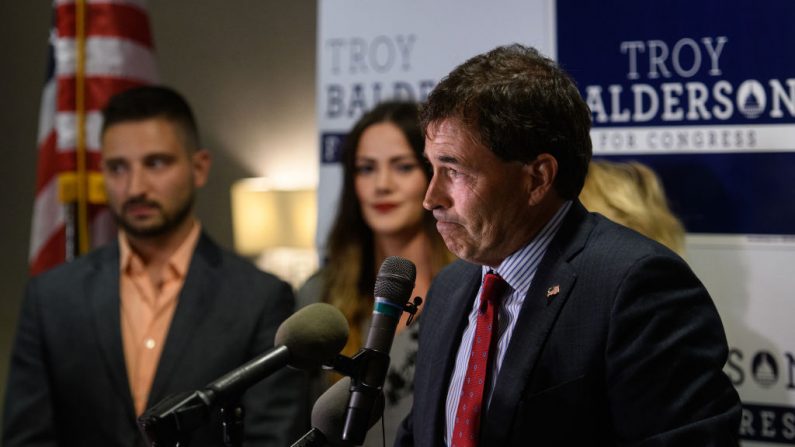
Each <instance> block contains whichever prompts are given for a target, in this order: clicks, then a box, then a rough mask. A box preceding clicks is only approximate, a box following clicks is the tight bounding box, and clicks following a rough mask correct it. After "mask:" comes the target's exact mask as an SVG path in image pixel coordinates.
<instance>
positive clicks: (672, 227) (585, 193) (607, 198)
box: [580, 160, 685, 255]
mask: <svg viewBox="0 0 795 447" xmlns="http://www.w3.org/2000/svg"><path fill="white" fill-rule="evenodd" d="M580 201H581V202H582V203H583V205H585V207H586V208H587V209H588V210H589V211H594V212H597V213H601V214H603V215H604V216H606V217H607V218H609V219H611V220H613V221H615V222H618V223H620V224H622V225H625V226H627V227H629V228H632V229H633V230H635V231H637V232H639V233H641V234H643V235H644V236H646V237H648V238H651V239H654V240H656V241H657V242H660V243H661V244H663V245H665V246H667V247H668V248H670V249H671V250H673V251H675V252H677V253H678V254H680V255H683V254H684V245H685V229H684V226H682V223H681V222H680V221H679V219H678V218H677V217H676V216H674V214H673V213H672V212H671V209H670V208H669V206H668V200H667V199H666V196H665V192H664V190H663V187H662V184H661V183H660V180H659V178H658V177H657V175H656V174H655V173H654V171H652V170H651V169H650V168H649V167H647V166H646V165H643V164H641V163H638V162H634V161H633V162H623V163H616V162H609V161H604V160H594V161H592V162H591V164H590V166H589V168H588V175H587V176H586V178H585V186H584V187H583V189H582V192H581V193H580Z"/></svg>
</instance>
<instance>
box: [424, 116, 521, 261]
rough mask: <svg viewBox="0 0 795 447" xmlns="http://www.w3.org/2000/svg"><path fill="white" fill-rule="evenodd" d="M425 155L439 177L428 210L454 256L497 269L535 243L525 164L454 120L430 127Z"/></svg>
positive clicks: (430, 192)
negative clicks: (504, 158) (507, 159)
mask: <svg viewBox="0 0 795 447" xmlns="http://www.w3.org/2000/svg"><path fill="white" fill-rule="evenodd" d="M425 155H426V157H427V158H428V160H429V161H430V163H431V166H433V178H432V179H431V184H430V186H429V187H428V191H427V192H426V194H425V200H424V202H423V205H424V206H425V208H427V209H429V210H432V211H433V215H434V217H435V218H436V220H437V223H436V228H437V229H438V230H439V233H440V234H441V235H442V238H443V239H444V242H445V244H447V248H449V249H450V251H452V252H453V253H454V254H455V255H457V256H458V257H460V258H462V259H465V260H467V261H470V262H474V263H477V264H483V265H490V266H497V265H499V263H500V262H502V260H503V259H505V258H506V257H507V256H508V255H510V254H511V253H513V252H514V251H516V250H517V249H519V248H520V247H521V246H522V244H524V243H526V242H527V241H528V240H529V239H528V231H529V230H528V229H530V228H532V227H534V225H533V224H532V223H531V222H528V219H531V218H532V217H533V214H532V211H530V210H529V208H530V207H529V199H528V194H527V191H528V187H529V186H528V181H531V179H529V178H528V173H527V169H526V167H525V165H522V164H521V163H518V162H505V161H502V160H500V159H499V158H497V156H496V155H494V153H493V152H492V151H491V150H489V149H488V148H486V147H485V146H483V145H482V144H479V143H476V142H475V140H474V139H473V138H472V137H471V136H470V134H469V133H468V132H467V130H466V129H465V128H464V126H463V125H462V124H461V123H459V122H458V121H457V120H453V119H446V120H443V121H441V122H440V123H438V124H436V125H432V126H430V127H429V129H428V132H427V137H426V140H425Z"/></svg>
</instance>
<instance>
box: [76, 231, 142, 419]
mask: <svg viewBox="0 0 795 447" xmlns="http://www.w3.org/2000/svg"><path fill="white" fill-rule="evenodd" d="M92 267H93V269H94V271H93V272H91V274H90V275H88V276H87V279H86V284H85V290H86V298H87V300H88V305H89V309H90V312H91V318H92V320H93V322H94V329H95V331H96V334H97V337H96V338H97V343H98V344H99V347H100V351H101V352H102V357H103V358H104V361H105V364H106V366H107V368H108V374H109V376H110V378H111V382H112V384H113V387H114V391H115V392H117V393H118V394H119V397H120V398H121V400H122V401H123V402H124V406H125V407H126V409H127V411H128V413H129V416H130V418H131V419H132V418H134V417H135V408H134V405H133V400H132V394H131V392H130V382H129V379H128V378H127V367H126V365H125V360H124V345H123V344H122V339H121V310H120V299H119V247H118V245H117V244H115V243H114V244H112V245H110V246H109V247H108V248H107V249H104V250H103V251H101V252H99V253H98V256H97V259H96V262H94V264H93V266H92Z"/></svg>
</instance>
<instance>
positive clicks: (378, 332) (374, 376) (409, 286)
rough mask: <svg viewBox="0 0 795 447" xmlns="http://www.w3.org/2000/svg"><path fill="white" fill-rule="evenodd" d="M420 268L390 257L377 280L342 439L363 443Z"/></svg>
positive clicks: (357, 443) (396, 257) (399, 258)
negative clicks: (371, 312)
mask: <svg viewBox="0 0 795 447" xmlns="http://www.w3.org/2000/svg"><path fill="white" fill-rule="evenodd" d="M416 274H417V271H416V267H415V266H414V263H412V262H411V261H409V260H408V259H404V258H401V257H398V256H391V257H389V258H387V259H386V260H385V261H384V263H383V264H381V269H380V270H379V271H378V276H377V277H376V279H375V305H374V308H373V316H372V319H371V321H370V331H369V333H368V334H367V340H366V342H365V343H364V347H363V349H362V351H361V352H359V353H358V354H357V355H356V356H354V358H353V360H354V361H356V359H357V357H364V358H365V359H366V360H365V361H364V366H363V368H362V369H361V370H360V371H359V372H358V374H356V375H354V376H353V379H352V384H351V388H350V389H351V393H350V399H349V400H348V405H347V409H346V410H345V421H344V426H343V430H342V439H343V440H344V441H347V442H350V443H353V444H354V445H361V444H362V443H363V442H364V438H365V435H366V434H367V429H368V428H369V426H368V424H367V423H368V421H369V419H370V415H371V414H372V411H373V408H374V407H375V402H376V399H377V397H378V395H380V394H381V388H383V386H384V381H385V380H386V374H387V370H388V368H389V350H390V348H391V347H392V341H393V340H394V338H395V330H396V329H397V325H398V322H399V321H400V315H401V314H402V313H403V309H404V307H405V306H406V302H407V301H408V300H409V298H410V297H411V291H412V290H414V278H415V277H416Z"/></svg>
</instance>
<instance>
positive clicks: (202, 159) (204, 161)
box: [191, 149, 212, 188]
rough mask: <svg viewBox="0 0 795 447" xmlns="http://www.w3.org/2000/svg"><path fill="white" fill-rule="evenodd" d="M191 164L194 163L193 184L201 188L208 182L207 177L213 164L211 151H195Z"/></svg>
mask: <svg viewBox="0 0 795 447" xmlns="http://www.w3.org/2000/svg"><path fill="white" fill-rule="evenodd" d="M191 164H192V165H193V166H192V168H193V186H195V187H197V188H201V187H202V186H204V184H205V183H207V178H208V177H209V176H210V166H211V165H212V157H211V156H210V151H208V150H207V149H199V150H197V151H196V152H194V153H193V155H192V156H191Z"/></svg>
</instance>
